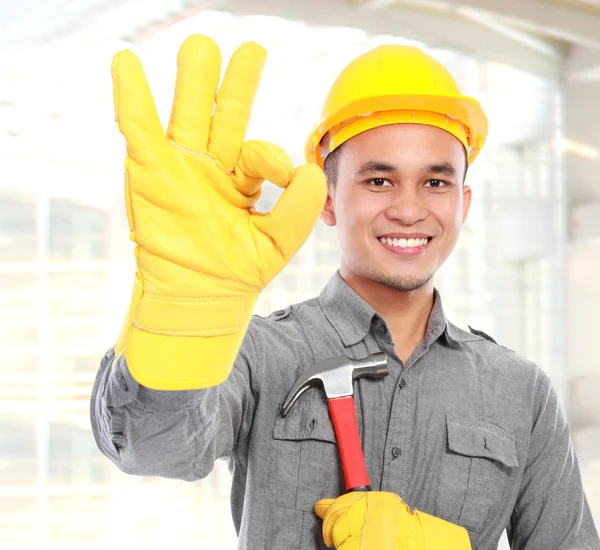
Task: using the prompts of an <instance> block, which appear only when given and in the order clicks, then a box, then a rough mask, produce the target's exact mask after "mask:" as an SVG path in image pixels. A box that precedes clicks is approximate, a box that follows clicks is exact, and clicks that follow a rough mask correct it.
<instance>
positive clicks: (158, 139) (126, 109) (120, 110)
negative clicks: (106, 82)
mask: <svg viewBox="0 0 600 550" xmlns="http://www.w3.org/2000/svg"><path fill="white" fill-rule="evenodd" d="M111 74H112V80H113V102H114V108H115V120H116V122H117V126H118V127H119V131H120V132H121V134H122V135H123V137H124V138H125V141H126V142H127V155H128V156H129V158H131V159H133V160H134V161H136V162H138V163H140V164H151V163H152V159H155V158H160V155H159V151H160V150H161V148H164V147H166V146H167V144H168V142H167V138H166V136H165V133H164V131H163V127H162V124H161V123H160V119H159V118H158V113H157V112H156V106H155V104H154V99H153V98H152V93H151V92H150V88H149V86H148V81H147V80H146V75H145V74H144V69H143V67H142V64H141V63H140V60H139V59H138V58H137V56H136V55H135V54H134V53H133V52H132V51H130V50H124V51H121V52H118V53H117V54H116V55H115V56H114V57H113V61H112V65H111Z"/></svg>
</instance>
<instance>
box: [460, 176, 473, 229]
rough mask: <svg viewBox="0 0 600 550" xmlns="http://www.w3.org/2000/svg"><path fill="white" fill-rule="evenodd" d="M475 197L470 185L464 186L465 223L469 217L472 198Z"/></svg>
mask: <svg viewBox="0 0 600 550" xmlns="http://www.w3.org/2000/svg"><path fill="white" fill-rule="evenodd" d="M472 196H473V192H472V191H471V188H470V187H469V186H468V185H463V196H462V201H463V215H462V222H463V223H465V222H466V221H467V216H468V215H469V210H470V208H471V198H472Z"/></svg>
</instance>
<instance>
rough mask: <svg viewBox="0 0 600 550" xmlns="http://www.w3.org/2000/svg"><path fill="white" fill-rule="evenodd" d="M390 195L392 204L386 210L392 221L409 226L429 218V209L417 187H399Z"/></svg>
mask: <svg viewBox="0 0 600 550" xmlns="http://www.w3.org/2000/svg"><path fill="white" fill-rule="evenodd" d="M390 195H391V197H390V203H389V205H388V208H387V209H386V216H387V217H388V218H389V219H390V220H394V221H398V222H400V223H401V224H402V225H406V226H409V225H414V224H415V223H417V222H420V221H422V220H424V219H425V218H426V217H427V209H426V208H425V204H424V202H423V200H422V197H421V196H420V194H419V190H418V189H417V188H416V186H413V185H401V186H398V188H397V189H396V190H395V191H394V193H393V194H392V193H390Z"/></svg>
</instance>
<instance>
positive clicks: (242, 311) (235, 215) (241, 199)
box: [112, 35, 326, 390]
mask: <svg viewBox="0 0 600 550" xmlns="http://www.w3.org/2000/svg"><path fill="white" fill-rule="evenodd" d="M265 57H266V52H265V50H264V49H263V48H262V47H260V46H259V45H257V44H254V43H246V44H243V45H242V46H241V47H240V48H239V49H238V50H237V51H236V52H235V53H234V55H233V56H232V58H231V61H230V63H229V65H228V67H227V70H226V73H225V76H224V78H223V82H222V83H221V86H220V88H219V89H218V91H217V88H218V86H219V79H220V73H221V52H220V50H219V48H218V46H217V45H216V44H215V43H214V42H213V41H212V40H211V39H210V38H208V37H205V36H201V35H194V36H191V37H189V38H188V39H187V40H186V41H185V42H184V43H183V45H182V46H181V49H180V50H179V54H178V58H177V61H178V71H177V79H176V83H175V98H174V102H173V108H172V111H171V119H170V122H169V126H168V129H167V132H166V135H165V132H164V130H163V128H162V126H161V123H160V120H159V118H158V115H157V112H156V108H155V105H154V100H153V98H152V94H151V92H150V89H149V87H148V83H147V81H146V77H145V75H144V70H143V68H142V66H141V63H140V61H139V60H138V58H137V57H136V56H135V55H134V54H133V53H132V52H131V51H128V50H126V51H122V52H119V53H117V54H116V55H115V57H114V59H113V63H112V77H113V91H114V105H115V115H116V120H117V124H118V126H119V130H120V131H121V133H122V134H123V136H124V137H125V140H126V142H127V160H126V164H125V168H126V176H125V197H126V203H127V217H128V220H129V227H130V230H131V233H130V238H131V240H132V241H133V242H134V243H135V245H136V246H135V257H136V263H137V271H136V277H135V283H134V291H133V295H132V298H131V302H130V304H129V309H128V312H127V315H126V319H125V321H124V324H123V327H122V329H121V332H120V335H119V338H118V342H117V345H116V352H117V354H119V355H122V354H125V356H126V358H127V364H128V366H129V369H130V370H131V373H132V375H133V376H134V378H135V379H136V380H138V381H139V382H140V383H141V384H143V385H145V386H147V387H150V388H154V389H161V390H186V389H198V388H205V387H209V386H213V385H216V384H219V383H220V382H222V381H223V380H225V378H227V376H228V374H229V372H230V371H231V368H232V366H233V362H234V359H235V357H236V355H237V353H238V350H239V347H240V345H241V342H242V339H243V337H244V334H245V332H246V329H247V327H248V324H249V322H250V319H251V317H252V312H253V308H254V305H255V303H256V300H257V298H258V296H259V294H260V292H261V291H262V290H263V289H264V288H265V287H266V286H267V284H268V283H269V282H270V281H271V280H272V279H273V277H275V275H277V274H278V273H279V272H280V271H281V269H282V268H283V267H284V266H285V265H286V264H287V263H288V262H289V261H290V259H291V258H292V256H293V255H294V254H295V253H296V252H297V251H298V249H299V248H300V247H301V246H302V244H303V243H304V242H305V240H306V239H307V237H308V236H309V234H310V232H311V231H312V229H313V227H314V225H315V224H316V221H317V219H318V216H319V213H320V211H321V209H322V207H323V204H324V202H325V197H326V183H325V177H324V175H323V172H322V171H321V169H320V168H318V167H317V166H315V165H304V166H300V167H298V168H297V169H294V166H293V164H292V162H291V160H290V158H289V157H288V155H287V154H286V153H285V152H284V151H283V150H282V149H281V148H280V147H277V146H276V145H273V144H271V143H267V142H262V141H248V142H244V136H245V133H246V128H247V126H248V121H249V117H250V111H251V108H252V103H253V101H254V96H255V93H256V90H257V87H258V83H259V80H260V74H261V71H262V67H263V65H264V61H265ZM264 180H268V181H271V182H273V183H274V184H275V185H277V186H279V187H281V188H284V191H283V193H282V195H281V197H280V199H279V201H278V202H277V204H276V205H275V207H274V208H273V211H272V212H269V213H258V212H255V211H254V210H253V206H254V205H255V204H256V201H257V200H258V198H259V196H260V193H261V184H262V183H263V181H264Z"/></svg>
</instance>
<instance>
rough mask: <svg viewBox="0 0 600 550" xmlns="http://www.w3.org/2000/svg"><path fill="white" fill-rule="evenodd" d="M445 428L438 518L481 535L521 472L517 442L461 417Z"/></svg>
mask: <svg viewBox="0 0 600 550" xmlns="http://www.w3.org/2000/svg"><path fill="white" fill-rule="evenodd" d="M446 428H447V430H446V433H447V439H446V448H445V450H444V452H442V458H441V467H440V473H439V479H438V487H437V494H436V515H437V516H439V517H441V518H443V519H445V520H447V521H450V522H452V523H455V524H459V525H462V526H463V527H465V528H467V529H469V530H471V531H475V532H480V531H481V529H482V526H483V522H484V520H485V518H486V517H488V516H489V515H490V514H491V513H493V512H494V511H495V510H496V509H497V508H498V507H499V505H500V504H501V503H502V501H503V499H504V497H505V495H506V491H507V488H508V487H509V485H510V484H509V479H510V478H511V476H513V475H514V474H515V473H516V472H517V470H518V466H519V463H518V460H517V451H516V445H515V437H514V435H513V434H511V433H509V432H507V431H505V430H503V429H502V428H499V427H498V426H495V425H493V424H490V423H488V422H483V421H481V420H475V419H472V418H468V417H462V416H451V415H448V416H447V417H446Z"/></svg>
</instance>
